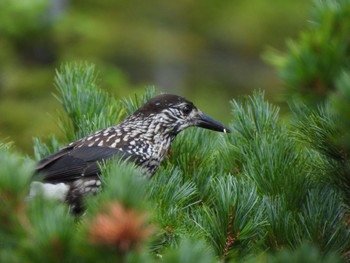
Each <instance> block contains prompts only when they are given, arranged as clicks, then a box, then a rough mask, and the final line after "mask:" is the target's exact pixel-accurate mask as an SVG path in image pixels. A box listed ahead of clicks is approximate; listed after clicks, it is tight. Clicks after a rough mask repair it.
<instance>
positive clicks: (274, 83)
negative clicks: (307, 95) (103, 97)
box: [0, 0, 312, 155]
mask: <svg viewBox="0 0 350 263" xmlns="http://www.w3.org/2000/svg"><path fill="white" fill-rule="evenodd" d="M311 5H312V1H311V0H310V1H305V0H284V1H271V0H265V1H263V0H250V1H243V0H236V1H233V0H222V1H213V0H212V1H210V0H201V1H195V0H179V1H161V0H149V1H137V0H132V1H110V0H100V1H92V0H84V1H83V0H76V1H69V0H30V1H29V0H0V140H5V141H13V142H14V143H15V145H16V148H17V149H19V150H21V151H23V152H25V153H28V154H30V155H31V154H32V138H33V137H45V136H47V135H49V134H51V133H55V134H56V135H57V136H58V137H60V135H59V133H60V131H59V129H58V127H57V125H56V123H55V115H56V109H57V108H59V105H58V103H57V102H56V100H55V99H54V97H53V96H52V93H55V91H56V90H55V87H54V85H53V80H54V76H55V69H56V68H58V67H59V66H60V64H61V63H62V62H67V61H81V60H84V61H88V62H92V63H95V64H96V67H97V69H98V70H99V71H100V83H99V84H100V86H101V87H102V88H104V89H107V90H108V91H109V92H110V94H112V95H113V96H115V97H117V98H121V97H125V96H132V95H133V94H134V93H140V92H143V91H144V89H145V87H148V86H155V87H156V88H157V90H158V91H161V92H169V93H176V94H179V95H183V96H185V97H187V98H188V99H190V100H192V101H194V102H195V104H196V105H198V106H199V107H200V108H201V109H202V110H203V111H205V112H207V113H208V114H210V115H212V116H213V117H215V118H216V119H218V120H220V121H223V122H228V121H229V119H230V113H229V112H230V108H229V103H228V101H229V100H230V99H231V98H233V97H236V96H238V95H244V94H249V93H250V92H251V91H252V90H253V89H263V90H265V91H266V93H267V96H268V97H269V98H270V99H274V98H276V94H280V93H281V91H282V90H283V84H282V83H281V82H280V81H279V80H278V77H277V75H276V72H275V71H274V69H273V68H272V67H271V66H269V65H267V64H266V63H265V62H264V61H263V60H262V59H261V57H262V54H263V53H264V51H266V50H267V49H268V48H269V47H273V48H276V49H278V50H284V49H285V41H286V39H287V38H295V37H296V36H297V35H298V32H299V31H300V30H301V29H302V28H303V27H305V25H306V23H307V20H306V19H307V16H308V14H309V12H310V10H311Z"/></svg>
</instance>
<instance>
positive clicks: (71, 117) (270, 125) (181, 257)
mask: <svg viewBox="0 0 350 263" xmlns="http://www.w3.org/2000/svg"><path fill="white" fill-rule="evenodd" d="M347 3H348V1H321V2H318V4H317V6H318V7H317V8H316V9H315V14H314V15H315V17H316V18H322V17H323V16H325V15H326V14H327V17H328V16H329V17H330V18H329V19H328V20H327V21H333V20H334V19H336V18H337V19H340V18H343V14H344V12H346V10H347V9H346V7H347ZM344 8H345V9H344ZM327 10H328V11H327ZM333 16H335V17H334V18H333ZM316 21H318V23H316V24H315V29H313V30H316V29H317V30H318V25H319V24H322V23H323V20H322V21H321V19H319V20H317V19H316ZM336 21H338V20H336ZM330 25H335V24H334V23H331V24H330ZM327 28H328V27H327ZM317 30H316V31H317ZM323 30H325V29H323ZM344 30H345V29H344ZM327 32H333V33H332V34H330V36H333V35H334V36H335V37H336V38H337V39H338V38H339V39H342V38H341V37H342V36H343V35H342V34H343V27H342V26H341V27H340V30H339V32H336V31H334V30H331V29H329V31H327ZM327 32H326V33H327ZM338 33H339V34H340V36H338ZM305 34H306V33H305ZM313 34H314V31H311V33H310V36H308V37H305V38H306V39H309V38H310V39H313ZM328 35H329V34H328ZM301 41H303V40H301ZM334 41H337V40H334ZM322 43H323V42H322ZM303 45H304V44H303V43H301V46H303ZM340 47H342V46H340ZM301 49H302V48H301ZM301 49H300V50H301ZM340 51H341V50H340ZM340 51H339V52H340ZM298 52H299V51H298ZM303 52H309V51H307V50H306V51H303ZM310 52H311V51H310ZM321 54H323V53H321ZM332 54H333V53H332ZM312 55H315V54H314V53H312V52H311V54H310V56H311V57H312ZM291 57H293V52H291ZM327 63H328V62H327ZM341 66H342V70H341V71H342V72H343V73H339V74H336V73H334V72H332V74H331V73H329V75H328V76H325V77H327V78H328V80H327V81H325V82H324V83H323V85H330V84H329V81H330V82H331V83H335V86H334V87H333V88H334V92H333V93H332V94H330V95H329V97H327V100H326V101H325V102H323V103H321V104H318V106H317V107H310V106H309V105H307V104H302V103H300V101H299V100H295V101H294V103H291V104H290V108H291V111H292V112H293V114H294V115H293V118H292V121H291V122H290V123H289V122H283V121H282V120H281V117H280V115H279V108H278V107H276V106H274V105H272V104H271V103H269V102H268V101H266V99H265V98H264V93H263V92H255V93H254V94H253V95H251V96H246V97H242V98H239V99H236V100H231V102H230V103H231V108H232V123H231V124H230V128H231V130H232V132H231V133H230V134H218V133H213V132H210V131H206V130H201V129H188V130H186V131H184V132H183V133H181V134H180V135H179V136H178V137H177V138H176V139H175V141H174V143H173V144H172V148H171V151H169V153H168V156H167V157H166V158H165V160H164V162H163V163H162V166H161V167H160V169H159V171H158V172H157V173H156V175H155V176H154V177H153V178H152V179H147V178H144V177H142V175H141V172H140V171H139V169H138V168H137V167H135V166H134V165H133V164H130V163H126V162H124V161H122V160H118V159H116V160H110V161H108V162H105V163H101V164H100V165H101V169H102V174H101V180H102V188H101V192H100V193H99V194H98V195H95V196H89V197H87V198H86V207H87V211H86V213H85V214H84V215H82V216H81V217H79V218H75V217H74V216H73V215H71V214H70V213H69V208H68V207H67V205H66V204H62V203H58V202H57V201H54V200H47V199H44V198H43V197H42V196H40V195H39V196H36V197H34V198H29V197H28V192H29V187H30V181H31V176H32V174H33V170H34V161H32V160H30V159H29V158H25V157H23V156H21V155H19V154H18V153H16V152H15V151H14V149H13V147H10V144H6V143H0V201H1V206H0V218H1V220H0V261H1V262H21V261H22V262H62V261H64V262H106V261H107V262H108V261H116V262H157V261H159V262H194V261H200V262H220V261H224V262H301V261H302V262H310V263H311V262H348V261H350V256H349V253H350V229H349V202H350V190H349V189H350V179H349V178H350V172H349V171H350V169H349V158H348V156H349V151H350V147H349V140H347V138H349V133H348V130H349V128H350V125H349V116H348V115H349V112H350V111H349V108H350V106H349V105H350V104H349V101H350V100H349V99H350V77H349V76H350V75H349V73H347V72H349V71H348V70H347V68H346V65H344V64H341ZM296 69H298V70H300V71H303V67H302V66H301V65H299V66H298V67H296V68H293V67H289V68H288V73H289V74H291V75H295V74H296V73H295V72H294V73H293V70H296ZM284 70H287V68H284ZM337 72H338V71H337ZM303 74H306V75H307V74H309V75H310V74H311V73H310V72H308V71H305V72H304V71H303ZM295 76H297V75H295ZM309 77H310V78H312V77H314V76H313V75H312V74H311V76H309ZM331 77H332V78H331ZM96 80H97V74H96V73H95V70H94V66H93V65H90V64H88V63H72V64H65V65H63V66H62V67H61V68H60V70H59V71H58V72H57V76H56V81H55V83H56V86H57V90H58V94H57V95H56V98H57V99H58V100H59V102H60V103H61V104H62V107H63V109H64V112H60V113H59V116H60V118H59V122H58V125H59V126H60V127H61V129H62V132H63V133H64V135H65V138H64V142H60V141H58V140H57V139H56V138H55V137H54V136H52V137H50V138H49V140H48V142H46V143H45V142H43V141H41V140H40V139H35V140H34V152H35V158H36V159H39V158H42V157H43V156H45V155H47V154H49V153H51V152H53V151H55V150H57V149H58V148H60V147H62V146H63V145H65V144H66V143H68V142H69V141H71V140H75V139H78V138H79V137H81V136H84V135H87V134H89V133H91V132H92V131H95V130H98V129H102V128H104V127H107V126H110V125H113V124H115V123H117V122H119V121H121V120H122V119H123V118H125V117H126V116H127V115H128V114H130V113H132V112H133V111H134V110H136V109H137V108H138V107H139V106H140V105H142V104H143V103H144V102H145V101H147V100H148V99H149V98H150V97H152V96H153V95H154V94H155V90H154V89H149V90H147V91H146V92H145V94H144V95H143V96H135V97H130V98H128V99H122V100H116V99H113V98H111V97H110V96H109V95H108V94H107V93H106V92H104V91H102V90H101V89H99V88H98V86H97V83H96ZM293 86H295V87H297V85H295V83H294V84H293Z"/></svg>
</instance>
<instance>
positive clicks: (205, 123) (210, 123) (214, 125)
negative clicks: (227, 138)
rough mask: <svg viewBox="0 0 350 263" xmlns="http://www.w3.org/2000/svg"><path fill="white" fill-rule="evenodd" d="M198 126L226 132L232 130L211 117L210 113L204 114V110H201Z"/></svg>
mask: <svg viewBox="0 0 350 263" xmlns="http://www.w3.org/2000/svg"><path fill="white" fill-rule="evenodd" d="M196 126H198V127H201V128H205V129H209V130H213V131H219V132H224V133H230V132H231V130H230V129H229V128H227V127H226V126H224V125H223V124H222V123H220V122H218V121H216V120H214V119H213V118H211V117H209V116H208V115H206V114H204V113H203V112H199V114H198V119H197V123H196Z"/></svg>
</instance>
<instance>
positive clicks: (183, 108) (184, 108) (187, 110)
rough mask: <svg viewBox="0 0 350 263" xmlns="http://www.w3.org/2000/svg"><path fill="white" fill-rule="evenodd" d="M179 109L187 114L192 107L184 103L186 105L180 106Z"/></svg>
mask: <svg viewBox="0 0 350 263" xmlns="http://www.w3.org/2000/svg"><path fill="white" fill-rule="evenodd" d="M181 110H182V112H183V113H184V114H189V113H190V112H191V111H192V107H191V106H190V105H188V104H186V105H184V106H182V108H181Z"/></svg>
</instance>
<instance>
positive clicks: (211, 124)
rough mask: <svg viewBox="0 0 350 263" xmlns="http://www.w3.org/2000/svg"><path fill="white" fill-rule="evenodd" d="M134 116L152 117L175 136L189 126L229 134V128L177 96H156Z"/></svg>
mask: <svg viewBox="0 0 350 263" xmlns="http://www.w3.org/2000/svg"><path fill="white" fill-rule="evenodd" d="M135 114H137V115H142V116H144V117H147V116H152V118H154V119H157V120H158V122H159V123H163V126H164V127H166V128H167V130H168V131H169V132H170V133H173V134H175V135H176V134H177V133H179V132H180V131H182V130H184V129H186V128H187V127H191V126H197V127H201V128H205V129H209V130H213V131H219V132H225V133H226V132H228V133H229V132H230V129H229V128H227V127H226V126H224V125H223V124H222V123H220V122H218V121H216V120H214V119H213V118H211V117H209V116H208V115H206V114H204V113H203V112H202V111H200V110H199V109H198V108H197V107H196V106H195V105H194V104H193V103H192V102H190V101H188V100H186V99H185V98H182V97H180V96H177V95H171V94H161V95H158V96H156V97H154V98H152V99H151V100H150V101H148V102H147V103H146V104H145V105H143V106H142V107H141V108H140V109H138V110H137V111H136V112H135Z"/></svg>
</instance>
